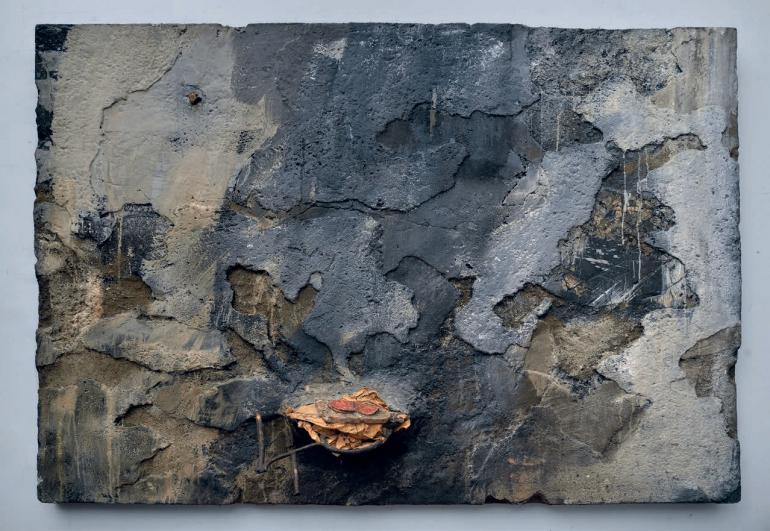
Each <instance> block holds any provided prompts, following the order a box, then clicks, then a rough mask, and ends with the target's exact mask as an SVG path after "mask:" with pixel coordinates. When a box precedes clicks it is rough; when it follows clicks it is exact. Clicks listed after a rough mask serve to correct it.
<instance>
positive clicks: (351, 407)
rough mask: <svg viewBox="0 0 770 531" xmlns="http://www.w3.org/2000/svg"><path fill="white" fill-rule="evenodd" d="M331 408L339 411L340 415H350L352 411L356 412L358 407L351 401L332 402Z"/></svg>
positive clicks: (330, 403)
mask: <svg viewBox="0 0 770 531" xmlns="http://www.w3.org/2000/svg"><path fill="white" fill-rule="evenodd" d="M329 407H330V408H332V409H333V410H334V411H339V412H340V413H350V412H352V411H355V410H356V405H355V404H354V403H353V402H351V401H350V400H343V399H341V398H340V399H339V400H332V401H331V402H329Z"/></svg>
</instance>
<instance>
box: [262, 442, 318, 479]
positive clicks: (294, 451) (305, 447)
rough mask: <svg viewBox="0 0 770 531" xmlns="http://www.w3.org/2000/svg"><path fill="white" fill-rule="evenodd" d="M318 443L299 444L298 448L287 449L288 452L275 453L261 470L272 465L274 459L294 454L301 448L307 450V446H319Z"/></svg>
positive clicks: (277, 459)
mask: <svg viewBox="0 0 770 531" xmlns="http://www.w3.org/2000/svg"><path fill="white" fill-rule="evenodd" d="M320 445H321V443H319V442H314V443H311V444H306V445H305V446H301V447H299V448H295V449H294V450H289V451H288V452H285V453H282V454H281V455H277V456H275V457H273V458H272V459H271V460H270V461H268V462H267V463H265V466H264V467H263V468H262V471H263V472H264V471H265V470H267V469H268V467H270V465H272V464H273V463H275V462H276V461H280V460H281V459H284V458H286V457H290V456H291V455H292V454H295V453H297V452H301V451H302V450H307V449H308V448H312V447H314V446H320Z"/></svg>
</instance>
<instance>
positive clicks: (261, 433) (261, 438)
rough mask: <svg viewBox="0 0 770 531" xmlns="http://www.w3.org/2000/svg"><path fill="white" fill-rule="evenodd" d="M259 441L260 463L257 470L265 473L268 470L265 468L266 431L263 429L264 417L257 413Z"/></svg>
mask: <svg viewBox="0 0 770 531" xmlns="http://www.w3.org/2000/svg"><path fill="white" fill-rule="evenodd" d="M256 418H257V439H258V441H259V461H258V462H257V470H259V471H260V472H264V470H265V469H266V468H267V467H266V466H265V430H264V428H263V427H262V415H260V414H259V411H257V414H256Z"/></svg>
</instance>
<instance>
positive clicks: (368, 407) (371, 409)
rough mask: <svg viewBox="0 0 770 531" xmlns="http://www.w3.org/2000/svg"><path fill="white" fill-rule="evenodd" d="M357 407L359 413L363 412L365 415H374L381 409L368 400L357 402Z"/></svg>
mask: <svg viewBox="0 0 770 531" xmlns="http://www.w3.org/2000/svg"><path fill="white" fill-rule="evenodd" d="M356 409H357V410H358V412H359V413H363V414H364V415H374V414H375V413H377V411H379V409H380V408H379V407H377V406H375V405H374V404H368V403H366V402H356Z"/></svg>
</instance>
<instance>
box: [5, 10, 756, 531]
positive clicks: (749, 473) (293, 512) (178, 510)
mask: <svg viewBox="0 0 770 531" xmlns="http://www.w3.org/2000/svg"><path fill="white" fill-rule="evenodd" d="M351 21H353V22H370V21H380V22H431V23H438V22H514V23H521V24H527V25H531V26H561V27H574V28H580V27H584V28H588V27H601V28H656V27H673V26H732V27H736V28H738V78H739V85H740V89H739V99H740V116H739V122H740V143H741V147H740V159H739V160H740V174H741V238H742V249H743V346H742V347H741V350H740V353H739V357H738V364H737V367H736V379H737V382H738V413H739V416H738V426H739V427H738V435H739V439H740V442H741V447H742V459H741V465H742V474H743V501H741V502H740V503H739V504H737V505H724V506H717V505H676V506H674V505H645V506H641V505H640V506H631V505H628V506H591V507H547V506H541V505H535V506H523V507H509V506H482V507H358V508H329V507H257V506H237V507H233V506H230V507H177V506H149V507H143V506H91V505H70V506H55V505H47V504H41V503H39V502H38V501H37V497H36V478H37V474H36V464H35V455H36V451H37V439H36V435H37V433H36V432H37V429H36V421H37V394H36V392H37V375H36V371H35V364H34V353H35V340H34V338H35V328H36V326H37V283H36V281H35V275H34V261H35V258H34V255H33V246H32V242H33V228H32V203H33V201H34V192H33V188H34V182H35V159H34V148H35V143H36V131H35V105H36V97H37V94H36V90H35V85H34V26H35V24H37V23H129V22H134V23H138V22H154V23H160V22H180V23H184V22H189V23H192V22H216V23H222V24H227V25H233V26H243V25H245V24H247V23H250V22H351ZM768 69H770V0H753V1H752V0H681V1H678V0H636V1H631V0H617V1H593V2H592V1H590V0H562V1H560V0H465V1H458V0H444V1H441V0H422V1H404V0H379V1H368V0H328V1H323V0H315V1H313V0H273V1H270V2H264V1H260V0H233V1H229V2H228V1H224V0H48V1H43V0H0V181H1V182H2V186H1V187H0V404H2V406H1V407H0V442H1V443H2V444H1V445H0V529H1V530H17V529H18V530H28V529H29V530H38V529H57V530H58V529H77V530H82V531H86V530H110V531H112V530H115V531H117V530H123V529H148V530H154V529H162V530H164V531H166V530H168V531H170V530H175V529H184V530H188V529H212V530H218V529H265V528H266V529H273V528H283V529H303V530H307V531H321V530H326V529H334V530H339V531H343V530H348V529H356V530H360V531H376V530H381V529H382V530H391V531H392V530H393V529H398V530H401V529H403V530H407V529H409V530H411V529H432V528H441V529H442V530H446V531H450V530H460V529H526V530H549V531H550V530H552V531H556V530H576V531H577V530H591V531H603V530H610V529H613V530H614V529H622V530H629V531H631V530H645V531H646V530H677V531H679V530H684V531H687V530H698V531H703V530H712V529H714V530H721V529H727V530H729V531H733V530H735V531H738V530H740V531H743V530H770V495H769V494H770V490H769V489H768V483H770V481H769V480H770V465H769V463H770V459H769V458H768V455H767V449H768V445H767V444H766V442H765V441H766V440H767V438H768V437H769V436H770V433H769V424H770V423H769V422H768V418H770V415H769V414H768V408H770V385H768V380H767V378H768V377H767V374H768V373H769V372H770V357H768V347H767V343H768V342H767V337H768V336H767V335H765V332H766V331H767V330H768V329H769V328H770V323H768V318H769V317H770V283H768V277H767V276H766V275H765V274H763V272H768V269H769V268H768V264H767V260H768V258H769V257H770V235H769V234H768V229H770V209H768V208H766V206H765V205H766V203H767V202H768V199H770V180H768V178H767V175H766V174H767V169H766V167H767V165H768V162H767V159H766V162H764V163H763V159H762V156H763V155H765V154H767V152H768V151H770V134H768V131H767V129H768V128H767V125H766V124H767V123H768V122H770V112H769V111H770V103H769V102H770V99H769V98H768V96H769V95H770V90H769V87H770V76H769V75H768Z"/></svg>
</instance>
